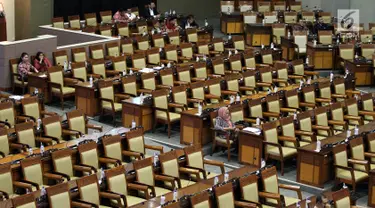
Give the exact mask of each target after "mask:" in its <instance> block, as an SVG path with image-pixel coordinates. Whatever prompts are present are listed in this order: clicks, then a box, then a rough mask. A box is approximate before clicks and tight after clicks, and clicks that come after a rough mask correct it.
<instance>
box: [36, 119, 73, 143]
mask: <svg viewBox="0 0 375 208" xmlns="http://www.w3.org/2000/svg"><path fill="white" fill-rule="evenodd" d="M42 124H43V130H44V137H49V138H55V140H58V141H60V142H61V141H62V140H64V137H65V136H74V137H77V138H78V137H79V132H76V131H72V130H69V129H63V128H62V125H61V120H60V116H58V115H56V116H50V117H46V118H43V119H42Z"/></svg>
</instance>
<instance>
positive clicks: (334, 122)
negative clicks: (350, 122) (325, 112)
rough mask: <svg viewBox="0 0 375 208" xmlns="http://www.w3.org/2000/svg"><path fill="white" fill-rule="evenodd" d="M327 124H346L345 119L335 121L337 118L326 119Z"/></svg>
mask: <svg viewBox="0 0 375 208" xmlns="http://www.w3.org/2000/svg"><path fill="white" fill-rule="evenodd" d="M328 124H330V125H338V126H346V122H345V121H337V120H328Z"/></svg>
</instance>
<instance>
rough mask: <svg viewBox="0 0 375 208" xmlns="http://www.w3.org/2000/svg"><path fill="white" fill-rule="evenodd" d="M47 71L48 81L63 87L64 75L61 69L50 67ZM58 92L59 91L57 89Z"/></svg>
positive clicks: (59, 67)
mask: <svg viewBox="0 0 375 208" xmlns="http://www.w3.org/2000/svg"><path fill="white" fill-rule="evenodd" d="M47 70H48V79H49V81H50V82H52V83H56V84H60V85H61V87H64V75H63V69H62V67H61V66H52V67H50V68H48V69H47ZM51 88H52V89H56V88H55V87H51ZM57 90H58V91H59V90H60V89H57Z"/></svg>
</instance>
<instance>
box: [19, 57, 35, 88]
mask: <svg viewBox="0 0 375 208" xmlns="http://www.w3.org/2000/svg"><path fill="white" fill-rule="evenodd" d="M32 71H34V72H35V73H38V72H39V71H38V70H37V69H36V68H35V67H34V66H33V65H31V63H30V59H29V54H27V53H22V54H21V58H20V62H19V63H18V74H19V75H20V76H21V77H22V78H23V80H24V81H27V77H28V75H29V74H31V73H32ZM21 77H19V78H18V79H19V80H20V81H21V80H22V79H21Z"/></svg>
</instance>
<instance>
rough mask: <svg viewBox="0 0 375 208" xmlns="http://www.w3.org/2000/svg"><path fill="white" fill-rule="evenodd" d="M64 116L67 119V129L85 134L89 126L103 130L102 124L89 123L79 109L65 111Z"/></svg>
mask: <svg viewBox="0 0 375 208" xmlns="http://www.w3.org/2000/svg"><path fill="white" fill-rule="evenodd" d="M66 118H67V120H68V125H69V129H71V130H73V131H77V132H80V134H87V133H88V129H89V128H90V129H95V130H98V131H103V127H102V126H98V125H93V124H89V123H88V120H87V118H86V116H85V115H84V114H83V113H82V111H81V110H73V111H70V112H68V113H66Z"/></svg>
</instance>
